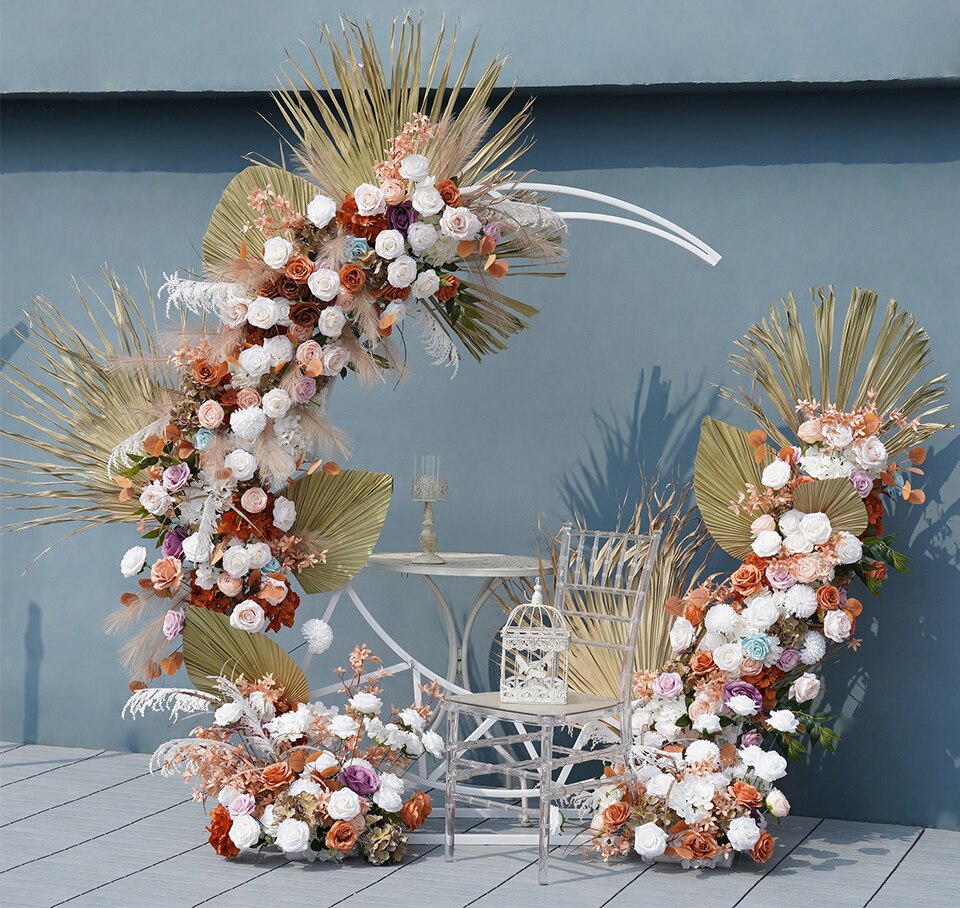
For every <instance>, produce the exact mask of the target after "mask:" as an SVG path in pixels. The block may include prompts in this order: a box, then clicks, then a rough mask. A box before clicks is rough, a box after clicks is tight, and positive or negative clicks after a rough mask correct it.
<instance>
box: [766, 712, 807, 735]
mask: <svg viewBox="0 0 960 908" xmlns="http://www.w3.org/2000/svg"><path fill="white" fill-rule="evenodd" d="M767 724H768V725H769V726H770V727H771V728H775V729H776V730H777V731H782V732H785V733H787V734H793V732H795V731H796V730H797V726H798V725H799V724H800V722H799V721H798V719H797V717H796V716H795V715H794V714H793V713H792V712H791V711H790V710H789V709H775V710H773V711H772V712H771V713H770V718H769V719H767Z"/></svg>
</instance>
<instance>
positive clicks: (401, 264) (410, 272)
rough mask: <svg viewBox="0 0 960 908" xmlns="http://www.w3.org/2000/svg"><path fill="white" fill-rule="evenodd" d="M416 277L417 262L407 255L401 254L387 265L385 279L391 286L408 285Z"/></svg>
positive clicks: (402, 286) (401, 286) (400, 286)
mask: <svg viewBox="0 0 960 908" xmlns="http://www.w3.org/2000/svg"><path fill="white" fill-rule="evenodd" d="M416 279H417V263H416V262H415V261H414V260H413V259H412V258H411V257H410V256H409V255H401V256H400V258H398V259H394V260H393V261H392V262H391V263H390V264H389V265H387V280H388V281H389V282H390V286H391V287H398V288H400V289H402V288H404V287H409V286H410V285H411V284H412V283H413V282H414V281H415V280H416Z"/></svg>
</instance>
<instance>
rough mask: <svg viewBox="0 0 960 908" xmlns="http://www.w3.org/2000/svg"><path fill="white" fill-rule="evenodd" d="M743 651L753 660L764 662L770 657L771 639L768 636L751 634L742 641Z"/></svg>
mask: <svg viewBox="0 0 960 908" xmlns="http://www.w3.org/2000/svg"><path fill="white" fill-rule="evenodd" d="M740 645H741V646H742V647H743V651H744V652H745V653H746V654H747V655H748V656H749V657H750V658H751V659H756V660H757V661H758V662H762V661H763V660H764V659H766V658H767V656H769V655H770V638H769V637H768V636H767V635H766V634H751V635H750V636H749V637H744V638H743V639H742V640H741V641H740Z"/></svg>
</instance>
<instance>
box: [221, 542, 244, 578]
mask: <svg viewBox="0 0 960 908" xmlns="http://www.w3.org/2000/svg"><path fill="white" fill-rule="evenodd" d="M220 566H221V567H222V568H223V569H224V570H225V571H226V572H227V573H228V574H229V575H230V576H231V577H242V576H243V575H244V574H246V573H247V572H248V571H249V570H250V553H249V552H248V551H247V547H246V546H245V545H232V546H230V548H228V549H227V550H226V551H225V552H224V553H223V558H222V560H221V561H220Z"/></svg>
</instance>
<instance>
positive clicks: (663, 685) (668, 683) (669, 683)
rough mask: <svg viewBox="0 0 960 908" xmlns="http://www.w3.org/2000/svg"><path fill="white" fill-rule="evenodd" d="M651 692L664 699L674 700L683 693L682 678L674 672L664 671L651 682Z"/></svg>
mask: <svg viewBox="0 0 960 908" xmlns="http://www.w3.org/2000/svg"><path fill="white" fill-rule="evenodd" d="M653 692H654V693H655V694H656V695H657V696H658V697H662V698H663V699H664V700H676V699H677V697H679V696H680V695H681V694H682V693H683V680H682V679H681V677H680V676H679V675H678V674H677V673H676V672H664V673H663V674H662V675H659V676H658V677H657V680H656V681H654V682H653Z"/></svg>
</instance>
